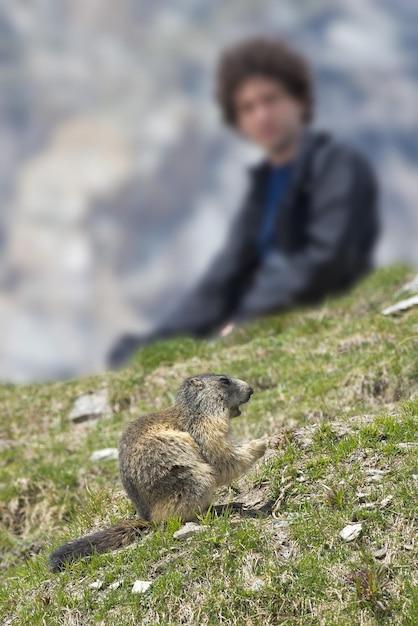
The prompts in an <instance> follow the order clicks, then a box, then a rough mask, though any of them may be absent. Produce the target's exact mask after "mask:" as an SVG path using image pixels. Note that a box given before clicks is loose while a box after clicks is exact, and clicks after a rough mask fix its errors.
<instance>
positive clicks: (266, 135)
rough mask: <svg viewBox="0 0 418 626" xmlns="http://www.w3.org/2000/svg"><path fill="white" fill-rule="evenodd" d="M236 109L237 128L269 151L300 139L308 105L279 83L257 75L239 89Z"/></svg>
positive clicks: (279, 148)
mask: <svg viewBox="0 0 418 626" xmlns="http://www.w3.org/2000/svg"><path fill="white" fill-rule="evenodd" d="M235 111H236V118H235V119H236V126H237V129H238V131H239V132H240V133H241V134H242V135H244V137H246V138H247V139H249V140H250V141H252V142H253V143H255V144H257V145H258V146H260V147H261V148H263V149H264V150H265V151H266V152H267V153H274V152H275V151H277V150H281V149H284V148H286V147H288V145H289V144H291V143H293V141H294V140H295V139H296V138H297V136H298V134H299V132H300V130H301V128H302V125H303V117H304V112H305V107H304V105H303V104H302V103H301V102H299V101H298V100H296V99H295V98H294V97H293V96H292V95H291V94H289V92H288V91H286V90H285V88H284V87H283V86H282V85H281V83H280V82H278V81H276V80H273V79H270V78H265V77H262V76H259V77H258V76H257V77H254V78H249V79H247V80H246V81H245V82H243V83H242V85H241V86H240V87H239V88H238V90H237V92H236V95H235Z"/></svg>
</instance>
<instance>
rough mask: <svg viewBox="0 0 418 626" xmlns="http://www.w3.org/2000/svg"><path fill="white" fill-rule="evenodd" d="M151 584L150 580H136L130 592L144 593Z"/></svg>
mask: <svg viewBox="0 0 418 626" xmlns="http://www.w3.org/2000/svg"><path fill="white" fill-rule="evenodd" d="M151 585H152V581H150V580H136V581H135V582H134V584H133V587H132V593H145V592H146V591H147V590H148V589H149V588H150V587H151Z"/></svg>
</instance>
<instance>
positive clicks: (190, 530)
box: [173, 522, 204, 541]
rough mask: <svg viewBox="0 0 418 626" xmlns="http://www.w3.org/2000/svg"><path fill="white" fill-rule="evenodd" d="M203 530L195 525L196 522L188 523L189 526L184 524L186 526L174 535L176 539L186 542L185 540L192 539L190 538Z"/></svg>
mask: <svg viewBox="0 0 418 626" xmlns="http://www.w3.org/2000/svg"><path fill="white" fill-rule="evenodd" d="M203 529H204V527H203V526H200V525H199V524H195V522H187V524H184V526H182V527H181V528H179V530H176V532H175V533H173V537H174V539H182V540H183V541H184V540H185V539H190V537H192V536H193V535H194V534H195V533H199V532H201V531H202V530H203Z"/></svg>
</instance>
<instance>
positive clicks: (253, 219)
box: [122, 131, 379, 352]
mask: <svg viewBox="0 0 418 626" xmlns="http://www.w3.org/2000/svg"><path fill="white" fill-rule="evenodd" d="M267 170H268V165H267V163H266V162H263V163H261V164H260V165H258V166H256V167H255V168H253V169H252V171H251V181H250V187H249V192H248V194H247V197H246V199H245V201H244V205H243V207H242V209H241V210H240V211H239V213H238V215H237V217H236V219H235V221H234V222H233V224H232V226H231V229H230V234H229V238H228V243H227V244H226V245H225V248H224V250H223V252H222V253H221V254H220V255H219V256H218V257H217V258H216V259H215V262H214V263H213V264H212V266H211V267H210V269H209V271H208V272H207V274H206V276H205V277H204V279H203V280H202V281H201V282H200V283H199V285H198V286H197V287H196V288H195V289H194V290H193V291H192V292H191V293H190V294H189V296H188V297H186V298H185V300H184V301H183V302H182V304H181V306H180V307H178V308H177V310H175V311H174V312H173V314H172V315H170V316H169V318H168V319H167V320H166V321H165V322H164V323H163V324H162V325H161V327H160V328H159V329H157V330H156V333H155V337H166V336H171V335H178V334H188V335H194V336H207V335H210V334H211V333H213V332H214V331H216V330H217V329H219V328H220V327H221V326H222V325H223V324H224V323H226V322H228V321H238V322H240V321H244V320H247V319H250V318H252V317H254V316H256V315H260V314H268V313H272V312H278V311H280V310H284V309H288V308H290V307H294V306H297V305H301V304H307V303H314V302H317V301H320V300H321V299H322V298H323V297H325V296H326V295H328V294H333V293H335V292H338V291H341V290H344V289H346V288H348V287H350V286H351V285H352V284H353V283H354V282H355V281H356V280H358V279H359V278H360V277H361V276H363V275H364V274H365V273H366V272H367V271H368V270H369V269H370V267H371V255H372V251H373V247H374V244H375V242H376V238H377V235H378V230H379V228H378V210H377V185H376V181H375V177H374V174H373V172H372V170H371V168H370V166H369V165H368V163H367V162H366V161H365V159H364V158H363V157H361V156H360V155H359V154H358V153H357V152H355V151H354V150H353V149H352V148H350V147H348V146H346V145H343V144H341V143H339V142H337V141H335V140H334V139H332V138H331V137H330V136H329V135H328V134H325V133H321V132H314V131H309V132H306V133H305V135H304V137H303V140H302V142H301V147H300V150H299V154H298V156H297V159H296V164H295V168H294V171H293V176H292V180H291V183H290V188H289V190H288V192H287V194H286V197H285V198H284V200H283V202H282V205H281V206H280V209H279V210H278V212H277V219H276V241H277V245H276V251H275V252H274V253H273V254H270V256H268V257H267V259H266V260H265V261H264V262H263V263H262V264H261V262H260V259H259V255H258V247H257V236H258V233H259V229H260V220H261V219H262V210H263V200H264V193H265V180H266V174H267ZM153 338H154V336H153ZM144 339H145V338H144ZM128 343H129V342H128ZM141 343H143V342H142V341H141V340H140V338H138V341H137V344H136V345H140V344H141ZM122 352H123V350H122Z"/></svg>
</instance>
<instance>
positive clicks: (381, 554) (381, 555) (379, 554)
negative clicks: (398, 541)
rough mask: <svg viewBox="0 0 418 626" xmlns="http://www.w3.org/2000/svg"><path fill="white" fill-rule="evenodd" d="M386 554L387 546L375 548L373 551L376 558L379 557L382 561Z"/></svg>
mask: <svg viewBox="0 0 418 626" xmlns="http://www.w3.org/2000/svg"><path fill="white" fill-rule="evenodd" d="M386 554H387V549H386V548H379V550H375V551H374V552H373V556H374V558H375V559H378V560H379V561H380V560H381V559H384V558H385V556H386Z"/></svg>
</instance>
